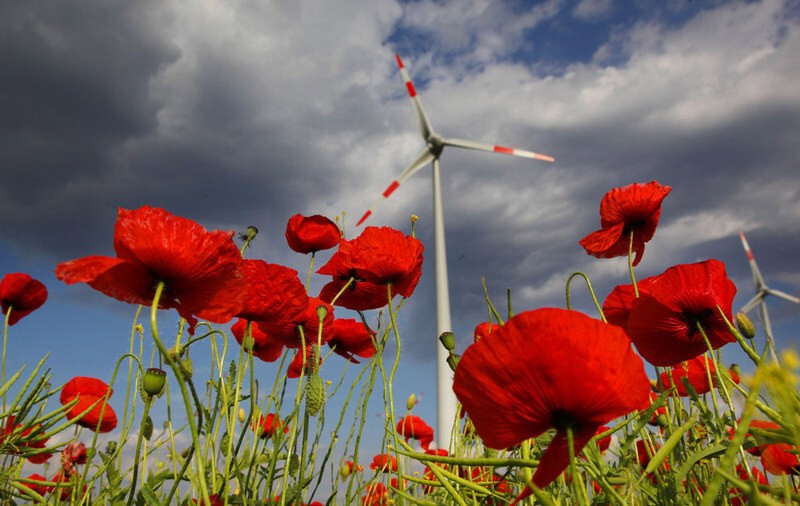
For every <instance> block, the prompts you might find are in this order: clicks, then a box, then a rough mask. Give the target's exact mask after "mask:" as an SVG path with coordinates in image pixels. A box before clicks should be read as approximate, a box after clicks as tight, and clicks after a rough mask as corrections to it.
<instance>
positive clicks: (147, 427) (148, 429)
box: [142, 415, 153, 441]
mask: <svg viewBox="0 0 800 506" xmlns="http://www.w3.org/2000/svg"><path fill="white" fill-rule="evenodd" d="M142 436H144V438H145V439H146V440H148V441H150V438H151V437H153V419H152V418H150V415H147V418H146V419H145V420H144V426H143V427H142Z"/></svg>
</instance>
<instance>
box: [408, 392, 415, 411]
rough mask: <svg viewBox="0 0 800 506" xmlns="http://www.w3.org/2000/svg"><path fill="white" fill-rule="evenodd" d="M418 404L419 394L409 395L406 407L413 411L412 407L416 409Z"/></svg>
mask: <svg viewBox="0 0 800 506" xmlns="http://www.w3.org/2000/svg"><path fill="white" fill-rule="evenodd" d="M416 405H417V396H416V395H414V394H411V395H409V396H408V400H407V401H406V409H407V410H409V411H411V410H412V409H414V406H416Z"/></svg>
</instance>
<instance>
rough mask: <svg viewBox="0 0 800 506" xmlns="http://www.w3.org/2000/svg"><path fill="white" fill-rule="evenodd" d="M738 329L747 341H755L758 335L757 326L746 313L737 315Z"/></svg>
mask: <svg viewBox="0 0 800 506" xmlns="http://www.w3.org/2000/svg"><path fill="white" fill-rule="evenodd" d="M736 328H737V329H739V332H741V334H742V335H743V336H744V337H746V338H747V339H753V338H754V337H755V335H756V327H755V325H753V322H752V321H750V318H748V317H747V315H746V314H744V313H736Z"/></svg>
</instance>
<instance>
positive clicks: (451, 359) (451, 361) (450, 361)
mask: <svg viewBox="0 0 800 506" xmlns="http://www.w3.org/2000/svg"><path fill="white" fill-rule="evenodd" d="M460 360H461V355H456V354H454V353H451V354H450V355H449V356H448V357H447V365H449V366H450V369H452V370H453V371H454V372H455V370H456V366H458V362H459V361H460Z"/></svg>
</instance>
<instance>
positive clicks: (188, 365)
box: [181, 357, 194, 378]
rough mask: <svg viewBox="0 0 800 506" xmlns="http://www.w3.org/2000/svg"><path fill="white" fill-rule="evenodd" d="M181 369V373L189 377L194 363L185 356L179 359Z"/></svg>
mask: <svg viewBox="0 0 800 506" xmlns="http://www.w3.org/2000/svg"><path fill="white" fill-rule="evenodd" d="M181 369H182V370H183V373H184V374H186V376H188V377H189V378H191V377H192V373H193V372H194V363H193V362H192V359H191V358H189V357H186V358H184V359H183V360H181Z"/></svg>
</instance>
